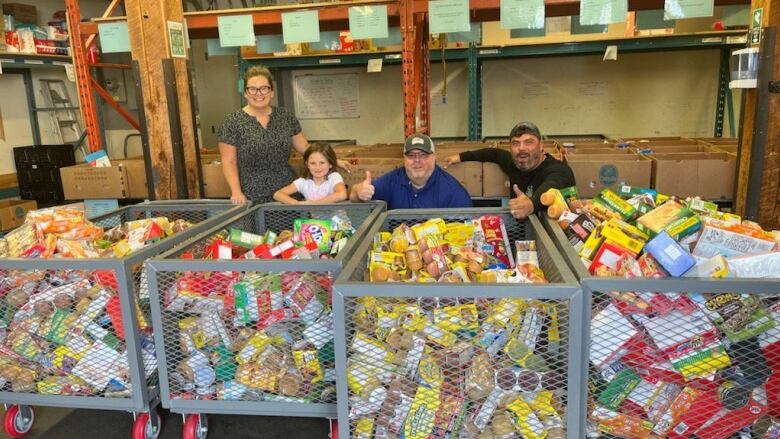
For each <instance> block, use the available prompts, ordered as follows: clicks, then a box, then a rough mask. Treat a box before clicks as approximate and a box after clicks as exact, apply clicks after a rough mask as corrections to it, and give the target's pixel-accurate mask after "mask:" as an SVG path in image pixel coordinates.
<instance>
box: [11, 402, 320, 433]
mask: <svg viewBox="0 0 780 439" xmlns="http://www.w3.org/2000/svg"><path fill="white" fill-rule="evenodd" d="M2 412H3V413H5V410H2ZM161 415H162V417H163V428H162V432H161V433H160V439H179V438H181V430H182V418H181V415H178V414H173V413H170V412H168V411H165V410H164V411H162V412H161ZM132 426H133V417H132V415H131V414H130V413H127V412H115V411H105V410H72V409H61V408H52V407H36V408H35V425H34V426H33V430H32V432H31V433H30V434H29V435H27V436H26V437H25V439H81V438H84V439H87V438H89V439H93V438H100V439H120V438H121V439H127V438H130V437H131V436H130V432H131V429H132ZM328 433H329V428H328V421H327V420H326V419H319V418H281V417H259V416H227V415H210V416H209V435H208V438H209V439H250V438H263V439H320V438H322V439H326V438H327V437H328ZM0 437H1V438H8V436H7V435H6V434H5V433H4V432H2V431H0Z"/></svg>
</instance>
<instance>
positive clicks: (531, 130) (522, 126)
mask: <svg viewBox="0 0 780 439" xmlns="http://www.w3.org/2000/svg"><path fill="white" fill-rule="evenodd" d="M523 134H530V135H532V136H536V138H537V139H539V140H542V133H541V132H540V131H539V127H537V126H536V124H534V123H532V122H520V123H519V124H517V125H515V126H514V128H512V131H510V132H509V138H510V139H511V138H513V137H520V136H522V135H523Z"/></svg>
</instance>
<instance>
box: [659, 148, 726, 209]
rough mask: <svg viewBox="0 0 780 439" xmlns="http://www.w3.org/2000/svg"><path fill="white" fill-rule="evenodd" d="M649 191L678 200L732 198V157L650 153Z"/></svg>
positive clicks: (710, 154) (709, 154) (706, 154)
mask: <svg viewBox="0 0 780 439" xmlns="http://www.w3.org/2000/svg"><path fill="white" fill-rule="evenodd" d="M648 157H650V158H651V159H652V161H653V188H655V189H656V190H657V191H658V192H661V193H664V194H670V195H672V194H673V195H676V196H679V197H689V196H700V197H702V198H703V199H710V200H717V199H733V198H734V173H735V172H736V165H737V161H736V157H734V156H733V155H731V154H727V153H674V154H651V155H649V156H648Z"/></svg>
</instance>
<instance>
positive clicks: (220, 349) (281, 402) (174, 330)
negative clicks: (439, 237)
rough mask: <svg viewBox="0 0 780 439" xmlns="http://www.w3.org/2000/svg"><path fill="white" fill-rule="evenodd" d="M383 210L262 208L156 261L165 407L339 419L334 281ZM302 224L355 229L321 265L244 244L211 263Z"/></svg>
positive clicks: (153, 280)
mask: <svg viewBox="0 0 780 439" xmlns="http://www.w3.org/2000/svg"><path fill="white" fill-rule="evenodd" d="M383 209H384V204H383V203H358V204H350V203H345V204H338V205H319V206H318V205H306V206H305V207H302V206H284V205H274V204H267V205H261V206H257V207H255V208H253V209H250V210H249V211H248V212H246V213H245V214H243V215H241V216H238V217H235V218H233V219H231V220H228V221H225V222H223V223H222V224H219V225H218V226H216V227H214V228H212V229H210V230H209V231H207V232H205V233H203V234H201V235H199V236H198V237H196V238H194V239H192V240H190V241H188V242H187V243H186V244H185V245H183V246H182V247H180V248H178V249H175V250H173V251H171V252H169V253H167V254H164V255H161V256H160V257H159V258H155V259H153V260H151V261H149V263H148V267H149V282H150V292H151V296H152V318H153V321H154V323H155V325H157V326H158V327H160V328H162V330H161V331H158V332H156V333H155V340H156V345H157V352H158V354H157V356H158V358H159V360H160V371H161V379H160V384H161V396H162V404H163V406H164V407H166V408H170V409H171V410H173V411H177V412H183V413H243V414H255V415H295V416H321V417H328V416H330V417H332V416H335V406H334V404H335V401H336V389H335V379H336V373H335V361H334V358H333V356H334V352H333V313H332V283H333V276H334V275H337V274H338V273H339V272H340V271H341V269H342V266H343V265H344V263H345V260H346V258H347V257H348V256H349V255H350V254H352V253H353V251H354V248H355V246H356V245H357V244H358V243H359V242H360V240H361V239H363V237H364V236H365V233H366V231H367V230H368V228H369V227H370V226H371V225H372V224H373V223H374V221H375V220H376V218H377V216H378V215H379V213H380V212H381V211H382V210H383ZM301 221H304V222H306V221H308V222H312V223H317V224H324V223H321V222H320V221H326V222H328V221H329V224H331V225H332V226H333V227H334V229H333V230H330V231H329V232H334V234H338V233H341V232H344V231H346V229H345V228H349V230H351V231H350V232H349V233H348V234H347V235H348V236H349V237H348V238H347V239H346V240H345V241H344V242H343V245H342V246H341V247H340V248H339V249H337V250H339V251H337V252H335V253H331V254H330V255H328V256H327V257H326V253H323V254H322V255H320V256H321V257H323V258H322V259H308V258H307V259H262V256H251V257H250V256H249V254H253V253H252V251H253V250H247V248H246V247H245V248H243V250H242V255H241V257H238V256H237V257H236V258H233V257H232V256H233V255H230V257H228V258H227V259H212V257H213V255H214V253H213V249H214V244H215V242H222V239H225V240H230V242H236V243H238V242H244V241H249V240H251V239H252V237H261V236H264V237H266V238H267V237H269V236H271V237H273V236H276V237H277V239H278V236H283V235H285V234H286V233H287V232H286V231H292V230H293V229H294V228H295V225H296V224H300V223H301ZM337 223H338V224H340V225H339V226H337V225H336V224H337ZM337 230H338V231H337ZM329 232H326V233H329ZM345 236H346V235H345ZM266 238H264V239H266ZM267 239H269V241H268V242H269V243H270V242H272V241H273V240H272V239H271V238H267ZM242 240H243V241H242ZM264 244H266V242H265V241H264V242H263V244H252V245H259V246H261V247H262V245H264ZM236 245H237V246H238V244H236ZM275 245H277V246H278V245H282V244H281V243H279V242H278V241H277V243H276V244H275ZM255 248H257V247H255ZM334 248H335V245H334ZM266 256H269V257H270V253H269V255H266ZM309 256H310V255H309ZM223 257H224V255H223ZM289 257H293V256H292V252H291V253H290V255H289ZM204 258H205V259H204Z"/></svg>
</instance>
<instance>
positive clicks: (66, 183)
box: [60, 158, 148, 200]
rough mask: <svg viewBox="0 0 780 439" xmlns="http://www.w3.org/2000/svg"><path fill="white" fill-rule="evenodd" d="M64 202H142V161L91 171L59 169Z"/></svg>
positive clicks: (85, 167)
mask: <svg viewBox="0 0 780 439" xmlns="http://www.w3.org/2000/svg"><path fill="white" fill-rule="evenodd" d="M60 175H61V176H62V189H63V192H64V195H65V199H66V200H83V199H103V198H146V197H148V192H147V187H146V168H145V166H144V161H143V159H140V158H138V159H124V160H114V161H112V166H110V167H106V168H93V167H91V166H88V165H87V164H86V163H82V164H79V165H76V166H68V167H65V168H60Z"/></svg>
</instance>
